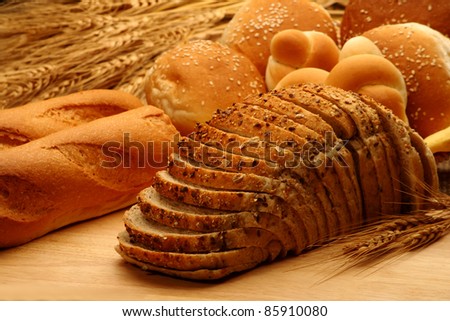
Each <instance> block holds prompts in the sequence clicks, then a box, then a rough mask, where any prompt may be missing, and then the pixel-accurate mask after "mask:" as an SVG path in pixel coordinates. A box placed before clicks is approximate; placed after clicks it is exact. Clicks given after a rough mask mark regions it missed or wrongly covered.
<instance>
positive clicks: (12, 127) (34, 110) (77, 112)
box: [0, 89, 143, 150]
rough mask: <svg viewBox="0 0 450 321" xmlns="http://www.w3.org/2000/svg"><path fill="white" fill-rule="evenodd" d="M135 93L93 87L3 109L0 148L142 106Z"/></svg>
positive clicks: (1, 112) (0, 121)
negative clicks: (92, 88)
mask: <svg viewBox="0 0 450 321" xmlns="http://www.w3.org/2000/svg"><path fill="white" fill-rule="evenodd" d="M142 105H143V103H142V102H141V101H140V100H139V99H138V98H137V97H135V96H133V95H131V94H128V93H125V92H122V91H118V90H107V89H94V90H86V91H81V92H77V93H74V94H70V95H66V96H62V97H57V98H51V99H48V100H40V101H36V102H31V103H28V104H26V105H24V106H20V107H15V108H10V109H3V110H0V150H2V149H6V148H10V147H14V146H18V145H22V144H24V143H27V142H29V141H31V140H34V139H37V138H40V137H43V136H46V135H48V134H51V133H54V132H57V131H59V130H63V129H65V128H69V127H73V126H77V125H80V124H83V123H86V122H90V121H92V120H94V119H97V118H101V117H106V116H110V115H114V114H118V113H121V112H124V111H126V110H129V109H133V108H137V107H140V106H142Z"/></svg>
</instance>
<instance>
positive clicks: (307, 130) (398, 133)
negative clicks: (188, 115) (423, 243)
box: [116, 84, 438, 279]
mask: <svg viewBox="0 0 450 321" xmlns="http://www.w3.org/2000/svg"><path fill="white" fill-rule="evenodd" d="M424 186H428V187H429V189H425V188H424ZM437 189H438V178H437V174H436V165H435V161H434V158H433V155H432V153H431V152H430V151H429V149H428V148H427V147H426V145H425V143H424V141H423V140H422V138H421V137H420V136H419V135H418V134H417V133H416V132H415V131H413V130H411V129H410V128H409V127H408V126H407V125H406V124H405V123H404V122H403V121H401V120H399V119H398V118H397V117H395V116H394V115H393V114H392V112H391V111H390V110H388V109H386V108H385V107H383V106H382V105H380V104H378V103H376V102H375V101H374V100H372V99H370V98H368V97H367V96H360V95H357V94H354V93H351V92H348V91H344V90H341V89H338V88H336V87H331V86H324V85H315V84H304V85H299V86H295V87H289V88H284V89H280V90H275V91H272V92H269V93H266V94H261V95H256V96H251V97H248V98H247V99H245V101H244V102H243V103H238V104H235V105H233V106H232V107H230V108H228V109H225V110H218V111H217V112H216V113H215V114H214V116H213V117H212V119H211V120H209V121H208V122H206V123H204V124H199V125H198V126H197V129H196V131H195V132H194V133H192V134H191V135H189V136H188V137H185V138H182V139H181V141H180V142H179V143H178V149H177V151H176V152H175V153H174V154H173V155H172V156H171V160H170V163H169V166H168V169H167V170H165V171H160V172H158V173H157V174H156V177H155V180H154V183H153V184H152V186H151V187H149V188H146V189H144V190H143V191H141V192H140V194H139V197H138V204H137V205H135V206H133V207H132V208H131V209H130V210H128V211H127V212H126V213H125V216H124V222H125V227H126V231H124V232H122V233H120V234H119V236H118V240H119V244H118V245H117V247H116V249H117V251H118V252H119V253H120V254H121V255H122V256H123V258H124V259H125V260H126V261H128V262H131V263H133V264H135V265H137V266H140V267H141V268H143V269H145V270H151V271H157V272H162V273H165V274H168V275H172V276H177V277H182V278H188V279H218V278H222V277H225V276H226V275H229V274H231V273H234V272H239V271H244V270H248V269H251V268H253V267H255V266H257V265H259V264H262V263H264V262H270V261H273V260H275V259H277V258H282V257H285V256H286V255H290V254H294V255H297V254H300V253H301V252H303V251H305V250H307V249H308V248H310V247H312V246H316V245H320V244H322V243H324V242H326V241H327V240H329V239H331V238H333V237H335V236H336V235H339V234H342V233H345V232H348V231H349V230H351V229H352V228H355V227H358V226H360V225H361V224H363V223H365V222H372V221H375V220H377V219H379V218H380V215H381V214H382V213H383V214H394V213H400V212H406V211H410V210H416V209H421V208H423V207H424V206H425V205H426V204H424V198H423V196H426V195H427V193H428V192H429V191H436V190H437Z"/></svg>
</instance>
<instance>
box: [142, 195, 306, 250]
mask: <svg viewBox="0 0 450 321" xmlns="http://www.w3.org/2000/svg"><path fill="white" fill-rule="evenodd" d="M138 204H139V208H140V210H141V212H142V214H143V215H144V216H145V217H146V218H147V219H150V220H154V221H156V222H159V223H161V224H164V225H167V226H173V227H176V228H179V229H187V230H190V231H198V232H202V233H210V232H220V231H224V230H231V229H236V228H255V229H263V230H267V231H269V232H270V233H272V234H274V238H276V239H278V240H280V242H281V243H282V246H283V248H282V254H281V256H284V255H286V254H287V252H293V251H296V249H297V248H298V246H297V244H296V241H295V238H294V236H293V235H292V232H291V230H290V227H289V226H288V225H287V223H286V222H284V221H283V220H282V219H281V218H280V217H278V216H275V215H273V214H270V213H263V212H243V211H241V212H232V211H217V210H212V209H208V208H201V207H197V206H191V205H188V204H183V203H178V202H174V201H172V200H169V199H167V198H165V197H163V196H161V195H160V194H158V193H157V192H156V191H155V189H154V188H153V187H149V188H147V189H145V190H143V191H141V192H140V193H139V195H138Z"/></svg>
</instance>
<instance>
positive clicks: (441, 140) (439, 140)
mask: <svg viewBox="0 0 450 321" xmlns="http://www.w3.org/2000/svg"><path fill="white" fill-rule="evenodd" d="M425 143H427V145H428V147H429V148H430V150H431V151H432V152H433V153H450V127H447V128H445V129H443V130H440V131H438V132H436V133H434V134H431V135H430V136H428V137H427V138H425Z"/></svg>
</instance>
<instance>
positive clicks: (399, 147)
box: [361, 96, 437, 212]
mask: <svg viewBox="0 0 450 321" xmlns="http://www.w3.org/2000/svg"><path fill="white" fill-rule="evenodd" d="M361 99H362V100H363V101H364V102H366V103H367V104H368V105H369V106H371V108H372V109H373V110H375V111H376V112H377V113H378V116H379V118H380V123H381V126H382V128H383V130H384V131H385V132H386V133H387V135H388V137H389V138H390V141H391V144H392V147H393V148H394V149H395V150H396V151H397V161H398V169H399V170H400V172H399V176H398V177H399V178H398V179H399V185H400V193H401V201H400V204H401V212H408V211H411V210H414V209H420V208H421V206H422V204H423V194H424V192H423V183H422V180H423V179H424V166H423V164H422V160H421V156H420V155H419V153H418V151H417V150H416V149H415V148H414V146H413V145H412V142H411V136H410V129H409V127H408V126H407V125H406V124H405V123H404V122H403V121H401V120H400V119H399V118H397V117H396V116H395V115H394V114H393V113H392V111H390V110H387V109H386V108H384V107H383V106H381V105H380V104H378V103H376V102H375V101H373V100H372V99H370V98H368V97H366V96H361ZM417 145H418V146H419V147H420V144H417ZM426 149H427V148H426V147H425V150H426ZM423 151H424V149H423V147H422V152H423ZM422 157H426V158H427V161H426V162H425V163H427V162H431V163H434V160H430V159H429V156H428V157H427V156H422ZM434 166H435V165H434ZM434 166H433V165H429V166H428V168H429V170H430V171H432V170H433V169H432V168H433V167H434ZM435 175H437V174H434V175H433V174H432V173H428V177H429V178H428V180H429V181H430V183H431V184H430V185H431V186H436V184H437V183H436V180H437V177H436V176H435ZM433 181H434V182H433Z"/></svg>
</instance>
